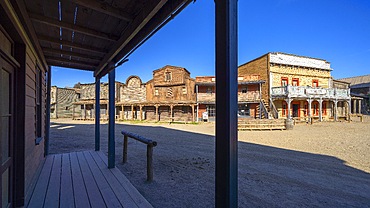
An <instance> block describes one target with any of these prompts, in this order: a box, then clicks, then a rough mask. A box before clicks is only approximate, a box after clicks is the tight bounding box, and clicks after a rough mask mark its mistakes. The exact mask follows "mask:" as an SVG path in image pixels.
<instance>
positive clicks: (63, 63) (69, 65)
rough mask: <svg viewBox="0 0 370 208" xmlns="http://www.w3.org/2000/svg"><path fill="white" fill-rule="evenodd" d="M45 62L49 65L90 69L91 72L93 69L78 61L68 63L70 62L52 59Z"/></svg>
mask: <svg viewBox="0 0 370 208" xmlns="http://www.w3.org/2000/svg"><path fill="white" fill-rule="evenodd" d="M47 63H48V64H49V65H51V66H60V67H66V68H73V69H81V70H85V71H91V72H93V71H94V68H92V67H91V66H87V65H84V64H78V63H74V64H70V63H66V62H60V61H54V60H47Z"/></svg>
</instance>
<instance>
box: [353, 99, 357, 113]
mask: <svg viewBox="0 0 370 208" xmlns="http://www.w3.org/2000/svg"><path fill="white" fill-rule="evenodd" d="M352 112H353V114H356V113H357V100H353V111H352Z"/></svg>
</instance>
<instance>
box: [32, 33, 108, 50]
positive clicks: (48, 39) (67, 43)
mask: <svg viewBox="0 0 370 208" xmlns="http://www.w3.org/2000/svg"><path fill="white" fill-rule="evenodd" d="M38 39H39V40H40V41H45V42H49V43H55V44H58V45H63V46H67V47H71V48H76V49H80V50H85V51H90V52H94V53H98V54H102V55H104V54H105V53H106V51H105V50H104V49H102V48H96V47H92V46H89V45H83V44H78V43H72V42H70V41H67V40H59V39H55V38H51V37H47V36H44V35H39V36H38Z"/></svg>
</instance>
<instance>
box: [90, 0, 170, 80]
mask: <svg viewBox="0 0 370 208" xmlns="http://www.w3.org/2000/svg"><path fill="white" fill-rule="evenodd" d="M167 1H168V0H152V1H147V3H146V5H145V7H143V8H142V10H141V12H140V13H139V14H138V15H137V16H136V18H135V19H134V20H132V22H131V23H130V25H129V26H128V27H127V29H126V30H125V32H124V33H123V35H122V36H121V38H120V39H119V40H118V42H117V44H115V46H114V47H113V48H112V49H111V50H110V52H109V53H108V54H106V56H105V57H104V59H103V61H102V62H101V64H100V65H99V66H98V67H97V70H96V71H95V73H94V76H100V77H102V76H104V74H101V72H102V71H103V70H104V68H106V66H107V63H109V62H111V61H112V60H113V59H114V58H115V56H116V55H117V54H118V53H119V52H120V51H121V50H122V49H123V48H124V47H125V46H126V45H127V44H128V43H129V42H130V41H131V40H132V39H133V38H134V37H135V36H136V34H137V33H138V32H139V31H140V30H141V29H142V28H143V27H144V26H145V25H146V24H147V23H148V22H149V20H150V19H151V18H152V17H153V16H154V15H155V14H156V13H157V12H158V11H159V10H160V9H161V8H162V6H163V5H164V4H166V3H167ZM118 61H119V60H116V62H118ZM108 72H109V71H108ZM108 72H106V73H108Z"/></svg>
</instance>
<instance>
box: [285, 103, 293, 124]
mask: <svg viewBox="0 0 370 208" xmlns="http://www.w3.org/2000/svg"><path fill="white" fill-rule="evenodd" d="M291 102H292V100H291V99H290V98H288V99H287V100H286V103H287V105H288V115H287V116H288V117H287V119H288V120H290V119H292V116H291V112H290V105H291Z"/></svg>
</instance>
